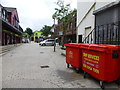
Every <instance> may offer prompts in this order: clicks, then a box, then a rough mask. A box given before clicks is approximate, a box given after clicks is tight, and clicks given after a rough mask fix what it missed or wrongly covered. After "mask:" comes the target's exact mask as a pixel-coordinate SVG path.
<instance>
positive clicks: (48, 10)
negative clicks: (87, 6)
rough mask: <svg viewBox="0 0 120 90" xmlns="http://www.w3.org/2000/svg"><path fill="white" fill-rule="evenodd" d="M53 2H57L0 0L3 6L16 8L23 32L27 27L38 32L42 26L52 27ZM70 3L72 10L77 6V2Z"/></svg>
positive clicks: (74, 0)
mask: <svg viewBox="0 0 120 90" xmlns="http://www.w3.org/2000/svg"><path fill="white" fill-rule="evenodd" d="M67 1H69V0H67ZM55 2H57V0H0V3H1V4H2V5H3V6H6V7H15V8H17V11H18V15H19V19H20V25H21V26H22V27H23V29H24V30H25V29H26V28H27V27H30V28H32V29H34V30H40V29H41V28H42V27H43V26H44V25H52V24H53V19H52V14H53V13H54V12H55V10H54V8H55V7H57V5H56V4H55ZM70 2H71V7H72V8H73V7H76V6H77V5H76V4H77V0H70Z"/></svg>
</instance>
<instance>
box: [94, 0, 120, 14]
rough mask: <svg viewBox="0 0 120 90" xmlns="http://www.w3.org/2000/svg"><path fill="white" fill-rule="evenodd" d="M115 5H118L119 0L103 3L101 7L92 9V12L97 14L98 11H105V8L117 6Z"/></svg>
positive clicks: (119, 3)
mask: <svg viewBox="0 0 120 90" xmlns="http://www.w3.org/2000/svg"><path fill="white" fill-rule="evenodd" d="M117 5H120V1H116V2H112V3H110V4H107V5H105V6H104V7H101V8H99V9H97V10H95V11H93V14H94V15H95V14H98V13H100V12H102V11H105V10H107V9H109V8H111V7H114V6H117Z"/></svg>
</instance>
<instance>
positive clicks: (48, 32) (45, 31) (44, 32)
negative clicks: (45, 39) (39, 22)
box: [40, 25, 52, 36]
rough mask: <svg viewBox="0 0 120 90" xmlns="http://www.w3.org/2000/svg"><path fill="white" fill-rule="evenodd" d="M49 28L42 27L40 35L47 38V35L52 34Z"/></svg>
mask: <svg viewBox="0 0 120 90" xmlns="http://www.w3.org/2000/svg"><path fill="white" fill-rule="evenodd" d="M51 28H52V27H51V26H47V25H44V27H43V28H42V29H41V30H40V31H41V32H42V35H44V36H48V35H49V34H52V32H51V31H50V30H51Z"/></svg>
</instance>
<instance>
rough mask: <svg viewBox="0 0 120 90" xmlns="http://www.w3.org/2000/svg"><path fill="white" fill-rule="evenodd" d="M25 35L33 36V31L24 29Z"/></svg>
mask: <svg viewBox="0 0 120 90" xmlns="http://www.w3.org/2000/svg"><path fill="white" fill-rule="evenodd" d="M25 33H28V34H29V35H30V36H31V35H32V34H33V31H32V29H31V28H26V30H25Z"/></svg>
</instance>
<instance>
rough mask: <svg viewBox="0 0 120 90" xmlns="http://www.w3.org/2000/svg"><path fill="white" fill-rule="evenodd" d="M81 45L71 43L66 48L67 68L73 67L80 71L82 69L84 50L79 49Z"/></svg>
mask: <svg viewBox="0 0 120 90" xmlns="http://www.w3.org/2000/svg"><path fill="white" fill-rule="evenodd" d="M80 45H81V44H80V43H69V44H65V46H66V63H67V67H68V68H69V66H70V65H71V66H72V67H74V68H75V69H76V71H79V70H80V69H81V68H82V50H81V49H80V48H79V46H80Z"/></svg>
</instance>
